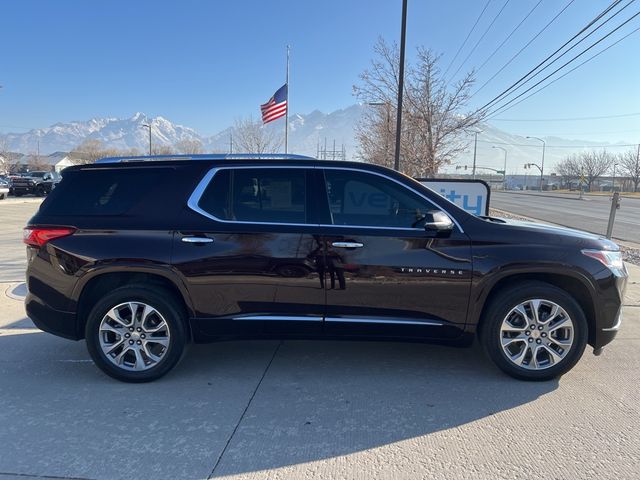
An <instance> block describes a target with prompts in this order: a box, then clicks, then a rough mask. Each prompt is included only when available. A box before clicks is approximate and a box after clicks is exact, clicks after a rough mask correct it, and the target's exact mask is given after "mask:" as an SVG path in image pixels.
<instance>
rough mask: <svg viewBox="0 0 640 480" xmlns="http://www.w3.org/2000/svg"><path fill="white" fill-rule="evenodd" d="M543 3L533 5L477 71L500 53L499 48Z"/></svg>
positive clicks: (540, 0)
mask: <svg viewBox="0 0 640 480" xmlns="http://www.w3.org/2000/svg"><path fill="white" fill-rule="evenodd" d="M541 3H542V0H538V3H536V4H535V5H534V6H533V8H532V9H531V10H529V13H527V14H526V15H525V17H524V18H523V19H522V20H520V23H518V25H516V26H515V27H514V29H513V30H511V33H509V35H507V38H505V39H504V40H503V41H502V43H501V44H500V45H498V46H497V47H496V49H495V50H494V51H493V52H492V53H491V55H489V56H488V57H487V59H486V60H485V61H484V62H482V65H480V66H479V67H478V68H477V70H476V72H479V71H480V70H481V69H482V67H484V66H485V65H486V64H487V62H488V61H489V60H491V59H492V58H493V56H494V55H495V54H496V53H498V50H500V49H501V48H502V47H503V46H504V44H505V43H507V41H508V40H509V39H510V38H511V37H512V35H513V34H514V33H516V31H517V30H518V29H519V28H520V27H521V26H522V24H523V23H524V22H525V21H526V20H527V18H529V17H530V16H531V14H532V13H533V12H534V11H535V9H536V8H538V6H539V5H540V4H541Z"/></svg>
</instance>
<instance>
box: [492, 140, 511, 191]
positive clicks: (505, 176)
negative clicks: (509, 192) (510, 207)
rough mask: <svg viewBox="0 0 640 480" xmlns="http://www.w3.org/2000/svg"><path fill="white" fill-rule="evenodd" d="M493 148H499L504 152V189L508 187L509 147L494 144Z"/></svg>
mask: <svg viewBox="0 0 640 480" xmlns="http://www.w3.org/2000/svg"><path fill="white" fill-rule="evenodd" d="M491 148H498V149H500V150H502V151H503V152H504V170H503V171H502V189H503V190H506V189H507V149H506V148H503V147H497V146H495V145H493V146H492V147H491Z"/></svg>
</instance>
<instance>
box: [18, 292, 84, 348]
mask: <svg viewBox="0 0 640 480" xmlns="http://www.w3.org/2000/svg"><path fill="white" fill-rule="evenodd" d="M24 305H25V309H26V311H27V316H28V317H29V318H30V319H31V320H32V321H33V323H35V325H36V327H38V328H39V329H40V330H42V331H44V332H47V333H51V334H53V335H57V336H59V337H64V338H68V339H70V340H80V339H81V338H82V336H81V335H80V334H79V333H78V331H77V329H76V315H75V313H74V312H62V311H60V310H56V309H54V308H51V307H50V306H49V305H47V304H45V303H44V302H42V301H41V300H40V299H39V298H38V297H36V296H35V295H33V294H32V293H28V294H27V297H26V299H25V301H24Z"/></svg>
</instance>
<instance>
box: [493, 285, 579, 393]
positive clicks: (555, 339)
mask: <svg viewBox="0 0 640 480" xmlns="http://www.w3.org/2000/svg"><path fill="white" fill-rule="evenodd" d="M587 336H588V327H587V321H586V318H585V316H584V313H583V311H582V309H581V308H580V306H579V305H578V303H577V302H576V301H575V300H574V298H573V297H571V296H570V295H569V294H568V293H567V292H565V291H564V290H561V289H559V288H557V287H555V286H553V285H549V284H546V283H543V282H523V283H521V284H519V285H517V286H514V287H512V288H509V289H506V290H505V291H504V292H501V293H500V294H499V295H498V296H497V297H495V298H494V299H493V300H492V301H491V304H490V305H489V306H488V308H487V311H486V313H485V315H484V318H483V324H482V329H481V341H482V344H483V346H484V348H485V350H486V352H487V353H488V355H489V356H490V357H491V359H492V360H493V361H494V363H495V364H496V365H497V366H498V367H499V368H500V369H502V370H503V371H504V372H506V373H508V374H509V375H511V376H513V377H516V378H519V379H524V380H550V379H552V378H556V377H559V376H560V375H563V374H564V373H566V372H567V371H569V370H570V369H571V368H573V366H574V365H575V364H576V363H577V362H578V360H579V359H580V357H581V356H582V354H583V352H584V349H585V347H586V344H587Z"/></svg>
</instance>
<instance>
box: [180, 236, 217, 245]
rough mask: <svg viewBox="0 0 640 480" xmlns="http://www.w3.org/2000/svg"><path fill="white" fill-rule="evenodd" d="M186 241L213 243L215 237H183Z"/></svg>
mask: <svg viewBox="0 0 640 480" xmlns="http://www.w3.org/2000/svg"><path fill="white" fill-rule="evenodd" d="M182 241H183V242H184V243H196V244H198V243H213V238H209V237H182Z"/></svg>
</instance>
